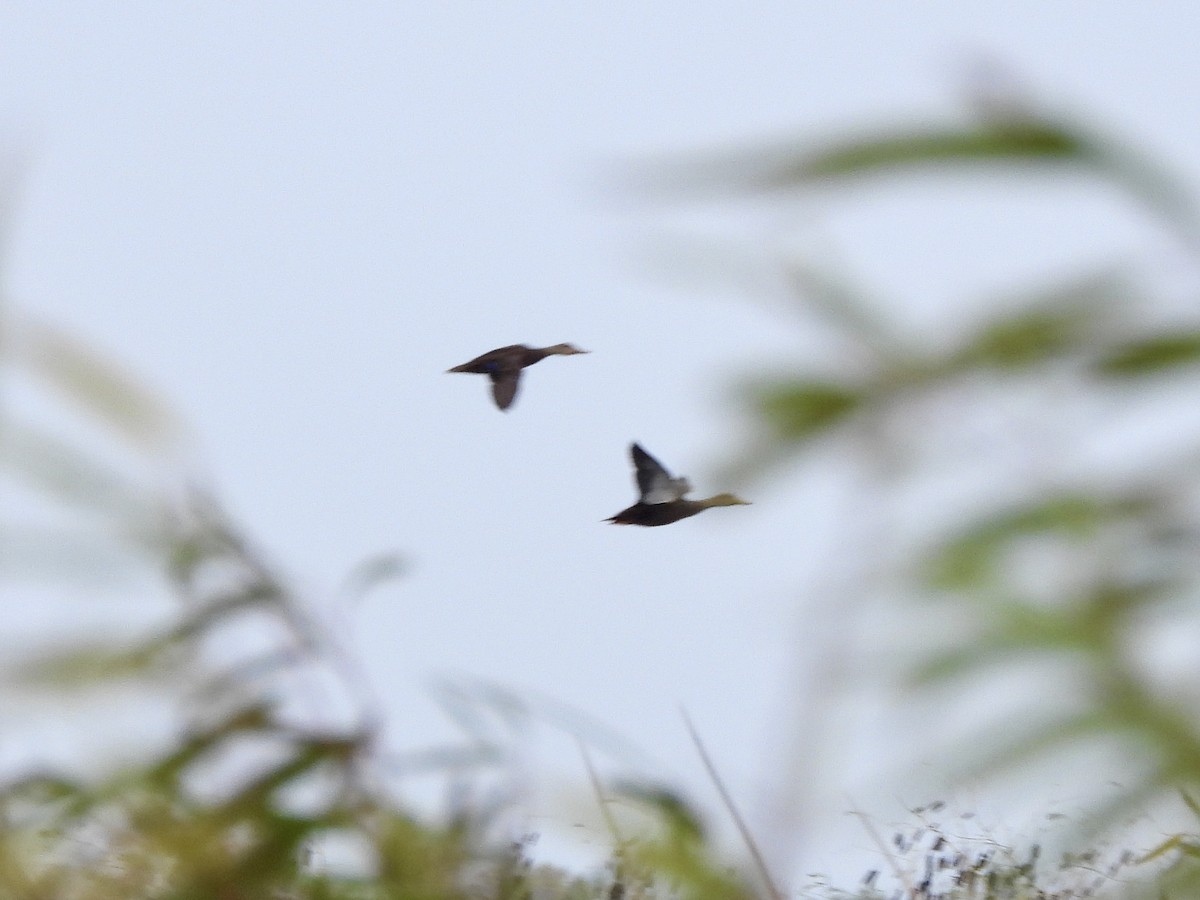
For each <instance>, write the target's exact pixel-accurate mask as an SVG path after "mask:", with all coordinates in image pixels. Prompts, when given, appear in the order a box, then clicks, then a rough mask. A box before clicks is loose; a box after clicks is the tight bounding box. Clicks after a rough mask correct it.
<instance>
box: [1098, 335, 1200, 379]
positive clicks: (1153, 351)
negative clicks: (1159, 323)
mask: <svg viewBox="0 0 1200 900" xmlns="http://www.w3.org/2000/svg"><path fill="white" fill-rule="evenodd" d="M1196 363H1200V331H1181V332H1175V333H1172V334H1164V335H1158V336H1156V337H1152V338H1141V339H1138V340H1135V341H1130V342H1129V343H1127V344H1122V345H1121V346H1120V347H1118V348H1116V349H1115V350H1113V351H1112V352H1110V353H1108V354H1107V355H1105V356H1104V357H1102V358H1101V359H1100V360H1099V361H1098V362H1097V363H1096V372H1097V373H1098V374H1099V375H1102V376H1106V377H1109V378H1131V377H1137V376H1139V375H1157V374H1159V373H1161V372H1164V371H1167V370H1169V369H1176V368H1179V367H1180V366H1188V365H1194V364H1196Z"/></svg>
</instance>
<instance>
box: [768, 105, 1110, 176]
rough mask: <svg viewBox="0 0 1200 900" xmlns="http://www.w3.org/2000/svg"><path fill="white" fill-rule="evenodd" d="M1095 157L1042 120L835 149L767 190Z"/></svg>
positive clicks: (782, 172) (920, 132) (801, 163)
mask: <svg viewBox="0 0 1200 900" xmlns="http://www.w3.org/2000/svg"><path fill="white" fill-rule="evenodd" d="M1093 152H1094V151H1093V148H1092V147H1091V145H1090V143H1089V142H1088V141H1087V140H1086V139H1085V138H1083V137H1082V136H1081V135H1079V134H1076V133H1074V132H1072V131H1070V130H1068V129H1066V128H1064V127H1062V126H1060V125H1056V124H1053V123H1050V122H1044V121H1040V120H1037V119H1021V120H1005V121H1001V122H997V123H995V124H989V125H983V126H979V127H974V128H962V129H938V128H932V127H930V128H921V129H916V130H913V131H909V132H893V133H885V134H880V135H877V136H873V137H867V138H862V139H858V140H850V141H845V142H843V143H840V144H834V145H832V146H831V147H829V149H827V150H824V151H821V152H818V153H814V154H811V155H809V156H808V157H807V158H805V159H804V160H798V161H797V162H796V163H794V164H793V165H792V167H790V168H788V167H782V168H780V169H779V170H777V172H776V173H775V175H774V176H773V178H772V179H770V181H769V182H768V186H770V185H772V184H773V185H782V184H786V183H787V182H788V181H792V180H795V181H811V180H814V179H826V178H847V177H857V176H862V175H870V174H874V173H876V172H880V171H887V170H891V169H897V168H906V167H910V166H919V165H930V164H936V163H962V162H980V161H984V162H989V161H1000V162H1013V161H1020V160H1030V161H1047V160H1049V161H1058V160H1076V161H1082V160H1085V159H1087V158H1089V157H1090V156H1091V155H1092V153H1093Z"/></svg>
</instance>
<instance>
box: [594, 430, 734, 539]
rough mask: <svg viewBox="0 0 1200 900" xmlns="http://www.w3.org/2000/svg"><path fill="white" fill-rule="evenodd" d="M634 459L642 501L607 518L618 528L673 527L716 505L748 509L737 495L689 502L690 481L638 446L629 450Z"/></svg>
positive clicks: (722, 495) (639, 500)
mask: <svg viewBox="0 0 1200 900" xmlns="http://www.w3.org/2000/svg"><path fill="white" fill-rule="evenodd" d="M629 455H630V456H631V457H632V458H633V467H634V470H635V472H636V481H637V486H638V494H639V496H638V502H637V503H635V504H633V506H630V507H627V508H626V509H623V510H621V511H620V512H619V513H617V514H616V515H615V516H612V517H611V518H608V519H605V520H604V521H606V522H612V523H613V524H614V525H644V526H646V527H648V528H652V527H654V526H657V525H670V524H671V523H672V522H678V521H679V520H680V519H686V518H688V517H689V516H694V515H696V514H697V513H701V512H704V510H706V509H711V508H712V507H714V506H748V505H749V503H748V502H747V501H746V500H742V499H740V498H738V497H735V496H734V495H733V494H717V495H716V496H713V497H705V498H704V499H702V500H688V499H686V498H685V497H684V495H685V494H686V493H687V492H688V491H690V490H691V489H692V486H691V484H689V483H688V480H687V479H686V478H674V477H672V476H671V473H670V472H668V471H667V470H666V468H665V467H664V466H663V465H662V463H660V462H659V461H658V460H657V459H655V458H654V457H653V456H651V455H650V454H649V453H647V452H646V451H645V450H643V449H642V448H641V447H640V446H639V445H638V444H632V445H630V447H629Z"/></svg>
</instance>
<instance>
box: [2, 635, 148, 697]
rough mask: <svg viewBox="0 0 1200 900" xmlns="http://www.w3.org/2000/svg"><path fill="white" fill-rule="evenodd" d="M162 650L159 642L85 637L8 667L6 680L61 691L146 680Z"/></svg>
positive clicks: (20, 684) (31, 686) (26, 685)
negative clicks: (126, 643) (119, 642)
mask: <svg viewBox="0 0 1200 900" xmlns="http://www.w3.org/2000/svg"><path fill="white" fill-rule="evenodd" d="M165 649H167V646H166V644H164V643H163V642H161V641H147V642H144V643H139V644H136V645H134V646H132V647H120V646H119V645H117V644H116V643H115V642H114V641H112V640H87V641H82V642H79V643H75V644H72V645H70V646H67V647H59V648H56V649H54V650H51V651H49V652H45V653H40V654H38V656H37V657H36V658H34V659H30V660H26V661H24V662H19V663H17V664H16V665H13V666H10V667H9V668H8V671H7V672H6V680H7V681H9V682H10V683H13V684H15V685H17V686H19V687H22V688H27V689H30V688H36V689H43V690H54V691H62V690H75V689H79V688H87V687H99V686H101V685H105V684H109V683H111V682H114V681H129V680H131V679H138V678H142V679H145V678H148V677H149V676H151V675H152V674H155V673H156V672H157V670H158V664H159V663H161V662H162V652H163V651H164V650H165Z"/></svg>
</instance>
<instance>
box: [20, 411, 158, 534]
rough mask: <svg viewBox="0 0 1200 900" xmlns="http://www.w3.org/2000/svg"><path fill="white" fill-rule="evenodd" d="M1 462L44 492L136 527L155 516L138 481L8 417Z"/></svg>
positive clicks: (138, 528) (52, 436)
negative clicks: (137, 483)
mask: <svg viewBox="0 0 1200 900" xmlns="http://www.w3.org/2000/svg"><path fill="white" fill-rule="evenodd" d="M0 464H2V465H4V466H6V467H7V468H9V469H10V470H11V471H12V472H13V473H14V474H16V475H18V476H20V477H22V478H23V479H25V480H26V481H27V482H29V483H30V484H31V485H32V486H33V487H34V488H35V489H37V490H39V491H41V492H43V493H44V494H46V495H49V496H51V497H55V498H57V499H58V500H60V501H62V502H64V503H68V504H71V505H73V506H80V507H90V508H92V509H93V510H95V511H97V512H100V513H102V514H105V515H109V516H115V517H117V518H118V519H122V520H126V524H128V525H131V526H132V527H133V528H134V529H136V530H139V531H140V530H141V525H142V523H144V522H146V521H148V520H150V518H151V517H152V508H151V504H150V503H149V502H147V499H146V496H145V492H143V491H142V490H141V489H140V488H139V487H138V486H137V485H135V484H133V483H132V482H130V481H129V480H128V479H127V478H126V477H125V476H123V475H121V474H119V473H118V472H116V471H115V470H113V469H112V468H110V467H108V466H106V465H104V464H102V463H100V462H97V461H96V460H95V459H93V458H92V457H90V456H87V455H85V454H84V453H82V452H80V451H79V450H77V449H76V448H75V447H73V446H72V445H70V444H68V443H67V442H66V441H63V440H61V439H60V438H58V437H56V436H54V435H51V434H48V433H46V432H44V431H41V430H39V429H36V428H32V427H28V426H25V425H22V424H19V423H16V422H12V421H6V422H5V423H4V439H3V440H0Z"/></svg>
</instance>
